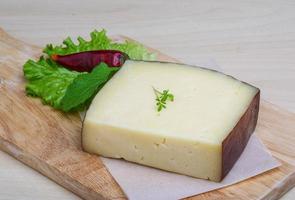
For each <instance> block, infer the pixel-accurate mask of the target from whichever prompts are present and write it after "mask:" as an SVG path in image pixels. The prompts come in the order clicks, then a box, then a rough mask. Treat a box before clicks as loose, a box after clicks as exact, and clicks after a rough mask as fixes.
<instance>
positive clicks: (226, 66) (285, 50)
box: [0, 0, 295, 200]
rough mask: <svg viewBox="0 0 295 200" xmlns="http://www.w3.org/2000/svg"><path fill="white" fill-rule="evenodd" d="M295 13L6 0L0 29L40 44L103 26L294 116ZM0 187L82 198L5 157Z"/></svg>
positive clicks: (250, 7)
mask: <svg viewBox="0 0 295 200" xmlns="http://www.w3.org/2000/svg"><path fill="white" fill-rule="evenodd" d="M294 10H295V1H293V0H285V1H275V0H273V1H271V0H257V1H234V0H232V1H218V0H215V1H214V0H207V1H196V0H190V1H180V0H179V1H176V0H170V1H168V0H166V1H164V0H155V1H138V0H130V1H110V0H108V1H105V0H99V1H98V0H88V1H82V0H72V1H59V0H51V1H49V0H47V1H39V0H23V1H18V0H2V1H0V27H2V28H4V29H5V30H6V31H7V32H8V33H9V34H11V35H13V36H15V37H17V38H20V39H22V40H24V41H26V42H28V43H32V44H36V45H45V44H47V43H51V42H53V43H58V42H61V40H62V39H63V38H65V37H66V36H68V35H69V36H77V35H81V36H87V35H88V34H89V32H90V31H92V30H93V29H98V30H100V29H101V28H105V29H107V30H108V33H109V34H112V35H114V34H123V35H127V36H130V37H132V38H134V39H136V40H138V41H141V42H143V43H145V44H147V45H149V46H151V47H154V48H157V49H159V50H161V51H162V52H165V53H166V54H168V55H171V56H173V57H176V58H177V59H179V60H182V61H184V62H187V63H198V62H204V61H208V60H209V61H210V60H211V61H213V62H214V61H215V62H216V63H218V65H220V66H221V68H222V70H223V71H224V72H226V73H229V74H231V75H234V76H236V77H237V78H240V79H242V80H244V81H247V82H250V83H252V84H254V85H256V86H258V87H259V88H260V89H261V91H262V98H264V99H266V100H268V101H270V102H272V103H274V104H277V105H279V106H281V107H283V108H285V109H287V110H290V111H293V112H295V89H294V88H295V56H294V55H295V12H294ZM0 58H1V55H0ZM0 188H1V189H0V200H2V199H5V200H6V199H7V200H9V199H45V200H46V199H48V200H49V199H50V200H51V199H52V200H53V199H65V200H66V199H79V198H78V197H77V196H75V195H74V194H71V193H70V192H68V191H66V190H65V189H63V188H62V187H60V186H58V185H56V184H55V183H54V182H52V181H50V180H48V179H47V178H45V177H43V176H42V175H40V174H38V173H37V172H35V171H34V170H32V169H30V168H28V167H26V166H24V165H23V164H21V163H20V162H18V161H16V160H14V159H13V158H11V157H10V156H8V155H6V154H5V153H3V152H0ZM294 198H295V189H293V190H291V191H290V192H288V193H287V194H286V195H285V196H284V197H283V198H282V199H294Z"/></svg>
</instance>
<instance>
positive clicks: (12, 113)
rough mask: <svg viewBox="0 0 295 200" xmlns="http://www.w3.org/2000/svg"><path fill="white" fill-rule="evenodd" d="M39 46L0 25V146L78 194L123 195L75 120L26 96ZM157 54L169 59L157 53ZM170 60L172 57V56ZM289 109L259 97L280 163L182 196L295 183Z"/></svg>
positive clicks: (268, 191)
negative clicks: (29, 64) (87, 147)
mask: <svg viewBox="0 0 295 200" xmlns="http://www.w3.org/2000/svg"><path fill="white" fill-rule="evenodd" d="M40 52H41V49H40V48H38V47H36V46H32V45H29V44H25V43H24V42H21V41H18V40H16V39H14V38H12V37H10V36H9V35H7V34H6V33H5V32H4V31H3V30H0V55H1V57H0V93H1V95H0V116H1V117H0V149H1V150H3V151H5V152H7V153H9V154H10V155H12V156H14V157H15V158H16V159H18V160H20V161H22V162H23V163H25V164H27V165H28V166H30V167H32V168H34V169H36V170H37V171H39V172H40V173H42V174H44V175H45V176H47V177H49V178H50V179H52V180H54V181H55V182H57V183H58V184H60V185H62V186H63V187H65V188H67V189H68V190H70V191H72V192H73V193H75V194H77V195H79V196H80V197H82V198H84V199H125V198H126V197H125V195H124V193H123V191H122V190H121V189H120V187H119V186H118V184H117V183H116V182H115V180H114V179H113V178H112V176H111V175H110V174H109V172H108V171H107V170H106V168H105V167H104V165H103V164H102V162H101V161H100V159H99V157H98V156H94V155H90V154H87V153H85V152H83V151H82V150H81V135H80V129H81V122H80V119H79V117H78V115H73V114H72V115H68V114H63V113H61V112H58V111H55V110H53V109H51V108H50V107H48V106H44V105H42V103H41V102H40V100H39V99H35V98H30V97H26V95H25V91H24V84H25V80H24V79H23V73H22V65H23V63H24V62H25V61H26V60H27V59H28V58H31V57H33V58H34V57H35V58H36V57H38V56H39V55H40ZM159 58H160V60H173V59H171V58H170V57H168V56H166V55H164V54H160V57H159ZM173 61H175V60H173ZM294 121H295V114H292V113H290V112H287V111H284V110H282V109H280V108H278V107H276V106H274V105H272V104H270V103H268V102H265V101H262V103H261V112H260V116H259V122H258V127H257V133H258V135H259V137H260V138H261V139H262V140H263V142H264V143H265V144H266V146H267V147H268V148H269V149H270V151H271V152H272V154H273V155H274V156H275V157H276V158H278V159H279V160H280V161H281V162H282V163H283V165H282V166H281V167H279V168H277V169H274V170H271V171H269V172H266V173H264V174H262V175H259V176H256V177H254V178H251V179H249V180H247V181H243V182H241V183H238V184H235V185H233V186H230V187H227V188H223V189H220V190H217V191H213V192H208V193H205V194H202V195H198V196H195V197H191V198H188V199H194V200H197V199H270V198H273V199H275V198H278V197H279V196H281V195H282V194H283V193H284V192H286V191H287V190H288V189H290V188H291V187H292V186H294V185H295V183H294V182H295V181H294V177H295V167H294V166H295V156H294V151H295V147H294V145H293V144H294V142H295V134H294V130H295V125H294Z"/></svg>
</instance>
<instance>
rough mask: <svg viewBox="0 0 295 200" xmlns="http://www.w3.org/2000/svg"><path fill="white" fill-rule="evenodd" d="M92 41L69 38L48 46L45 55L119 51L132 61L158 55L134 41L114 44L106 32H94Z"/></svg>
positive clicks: (91, 35) (152, 57) (91, 34)
mask: <svg viewBox="0 0 295 200" xmlns="http://www.w3.org/2000/svg"><path fill="white" fill-rule="evenodd" d="M90 38H91V40H90V41H86V40H84V39H83V38H82V37H78V38H77V40H78V44H75V43H74V42H73V40H72V39H71V38H70V37H68V38H66V39H65V40H64V41H63V44H62V45H57V46H53V45H52V44H48V45H47V46H46V48H45V49H44V50H43V52H44V53H46V54H48V55H49V56H51V55H52V54H58V55H66V54H71V53H78V52H82V51H92V50H119V51H122V52H124V53H126V54H127V55H128V56H129V58H130V59H132V60H155V59H156V55H155V54H154V53H150V52H149V51H148V50H147V49H146V48H145V47H144V46H143V45H142V44H140V43H137V42H134V41H125V42H124V43H116V42H113V41H112V40H111V39H110V38H108V36H107V35H106V31H105V30H102V31H97V30H95V31H93V32H91V33H90Z"/></svg>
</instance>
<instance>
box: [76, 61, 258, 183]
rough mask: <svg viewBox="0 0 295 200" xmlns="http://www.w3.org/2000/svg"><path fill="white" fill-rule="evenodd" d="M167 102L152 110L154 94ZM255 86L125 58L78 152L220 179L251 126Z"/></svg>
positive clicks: (90, 114)
mask: <svg viewBox="0 0 295 200" xmlns="http://www.w3.org/2000/svg"><path fill="white" fill-rule="evenodd" d="M153 88H156V89H157V90H159V91H163V90H166V89H167V90H169V92H170V93H172V94H173V95H174V101H173V102H171V101H167V104H166V109H163V110H161V111H160V112H158V111H157V105H156V95H155V92H154V89H153ZM259 94H260V92H259V89H257V88H255V87H253V86H251V85H249V84H247V83H244V82H241V81H239V80H237V79H235V78H233V77H231V76H228V75H225V74H222V73H220V72H217V71H213V70H209V69H206V68H200V67H194V66H188V65H183V64H175V63H165V62H145V61H126V63H125V64H124V65H123V67H122V68H121V69H120V70H119V72H117V73H116V74H115V75H114V76H113V78H112V79H111V80H110V81H108V82H107V83H106V85H105V86H104V87H103V88H102V89H101V90H100V91H99V93H98V94H97V95H96V96H95V98H94V99H93V101H92V104H91V105H90V107H89V109H88V111H87V113H86V117H85V119H84V122H83V130H82V143H83V148H84V150H85V151H87V152H90V153H95V154H98V155H101V156H105V157H111V158H122V159H125V160H127V161H131V162H135V163H139V164H142V165H147V166H151V167H155V168H159V169H162V170H167V171H171V172H176V173H180V174H184V175H188V176H192V177H197V178H202V179H208V180H212V181H217V182H218V181H221V180H222V179H223V178H224V177H225V175H226V174H227V173H228V172H229V171H230V169H231V168H232V167H233V165H234V163H235V162H236V161H237V159H238V158H239V156H240V154H241V153H242V151H243V149H244V147H245V146H246V144H247V142H248V139H249V137H250V135H251V134H252V132H253V131H254V129H255V126H256V122H257V116H258V110H259Z"/></svg>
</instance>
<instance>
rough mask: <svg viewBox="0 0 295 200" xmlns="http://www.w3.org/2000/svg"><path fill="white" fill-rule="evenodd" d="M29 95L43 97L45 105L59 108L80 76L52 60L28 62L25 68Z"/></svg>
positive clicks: (41, 59)
mask: <svg viewBox="0 0 295 200" xmlns="http://www.w3.org/2000/svg"><path fill="white" fill-rule="evenodd" d="M23 71H24V75H25V78H26V79H27V84H26V92H27V94H28V95H31V96H37V97H41V98H42V100H43V103H44V104H49V105H51V106H52V107H54V108H57V109H58V108H59V105H60V101H61V99H62V98H63V96H64V95H65V93H66V90H67V88H68V86H69V85H70V84H71V83H72V82H73V80H74V79H75V78H76V77H77V76H78V75H79V74H80V73H79V72H75V71H70V70H68V69H66V68H64V67H62V66H60V65H59V64H57V63H56V62H54V61H53V60H51V59H45V58H44V57H41V58H40V60H39V61H37V62H35V61H33V60H28V61H27V62H26V63H25V64H24V67H23Z"/></svg>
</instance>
